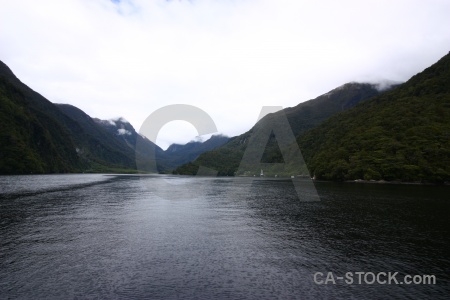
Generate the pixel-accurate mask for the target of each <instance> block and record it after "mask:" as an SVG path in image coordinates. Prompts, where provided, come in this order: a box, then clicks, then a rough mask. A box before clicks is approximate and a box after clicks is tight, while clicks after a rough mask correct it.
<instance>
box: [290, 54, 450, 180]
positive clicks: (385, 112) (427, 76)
mask: <svg viewBox="0 0 450 300" xmlns="http://www.w3.org/2000/svg"><path fill="white" fill-rule="evenodd" d="M297 141H298V143H299V145H300V148H301V149H302V153H303V155H304V157H305V159H306V161H307V163H308V167H309V169H310V171H311V173H312V174H314V175H315V176H316V178H317V179H326V180H356V179H364V180H386V181H391V180H399V181H408V182H414V181H418V182H437V183H439V182H445V181H449V180H450V54H449V55H446V56H445V57H444V58H442V59H441V60H440V61H439V62H437V63H436V64H434V65H433V66H431V67H429V68H427V69H426V70H424V71H423V72H422V73H419V74H417V75H416V76H414V77H412V78H411V79H410V80H409V81H408V82H406V83H404V84H402V85H401V86H399V87H398V88H396V89H395V90H392V91H390V92H387V93H385V94H383V95H380V96H378V97H376V98H374V99H372V100H370V101H367V102H365V103H362V104H360V105H358V106H356V107H355V108H354V109H352V110H349V111H347V112H343V113H341V114H338V115H336V116H335V117H332V118H330V119H329V120H327V121H325V122H324V123H323V124H322V125H320V126H318V127H317V128H315V129H313V130H311V131H309V132H308V133H306V134H305V135H303V136H301V137H299V138H298V139H297Z"/></svg>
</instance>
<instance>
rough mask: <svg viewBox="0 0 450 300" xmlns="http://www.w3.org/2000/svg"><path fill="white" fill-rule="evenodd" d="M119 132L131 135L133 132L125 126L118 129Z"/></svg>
mask: <svg viewBox="0 0 450 300" xmlns="http://www.w3.org/2000/svg"><path fill="white" fill-rule="evenodd" d="M117 134H118V135H131V132H130V131H128V130H126V129H124V128H119V129H117Z"/></svg>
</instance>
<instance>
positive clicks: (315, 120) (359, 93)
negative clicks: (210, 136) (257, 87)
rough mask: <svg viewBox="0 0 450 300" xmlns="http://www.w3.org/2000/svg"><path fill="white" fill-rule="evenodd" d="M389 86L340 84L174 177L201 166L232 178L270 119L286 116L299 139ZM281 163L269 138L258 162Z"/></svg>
mask: <svg viewBox="0 0 450 300" xmlns="http://www.w3.org/2000/svg"><path fill="white" fill-rule="evenodd" d="M393 86H395V85H391V86H389V87H385V88H384V89H381V88H380V87H379V86H378V85H376V84H369V83H356V82H352V83H347V84H344V85H342V86H340V87H338V88H336V89H333V90H332V91H330V92H328V93H326V94H324V95H321V96H319V97H317V98H315V99H312V100H309V101H306V102H302V103H300V104H298V105H297V106H295V107H290V108H285V109H283V111H281V112H276V113H273V114H270V115H267V116H266V117H264V118H263V119H261V120H260V121H259V122H258V123H257V124H256V125H255V126H254V127H253V128H252V129H250V130H249V131H247V132H246V133H244V134H241V135H239V136H236V137H233V138H231V139H230V140H229V141H228V142H227V143H226V144H225V145H223V146H222V147H219V148H217V149H215V150H213V151H209V152H205V153H203V154H202V155H200V156H199V157H198V158H197V159H196V160H195V161H193V162H191V163H188V164H185V165H183V166H181V167H179V168H177V169H176V170H174V173H176V174H196V172H197V170H198V168H199V166H204V167H208V168H211V169H214V170H217V171H218V174H219V175H230V176H231V175H234V174H235V172H236V171H237V169H238V166H239V163H240V162H241V160H242V157H243V155H244V152H245V150H246V147H247V145H248V142H249V140H250V137H251V136H252V134H255V133H257V131H258V130H259V129H258V128H264V126H265V124H267V123H269V122H271V121H272V120H273V119H277V118H280V117H281V116H286V118H287V120H288V122H289V125H290V128H291V129H292V132H293V134H294V135H295V136H299V135H301V134H303V133H304V132H306V131H307V130H309V129H311V128H314V127H316V126H318V125H319V124H320V123H321V122H323V121H324V120H326V119H327V118H329V117H331V116H332V115H334V114H336V113H339V112H342V111H344V110H347V109H349V108H351V107H353V106H355V105H357V104H358V103H360V102H362V101H365V100H367V99H369V98H371V97H374V96H377V95H379V94H380V93H383V92H384V91H385V90H389V89H390V88H392V87H393ZM282 161H283V159H282V156H281V152H280V150H279V148H278V144H277V142H276V137H275V135H274V134H272V135H271V138H270V139H269V142H268V144H267V146H266V149H265V152H264V155H263V158H262V162H264V163H276V162H282ZM255 172H256V171H255ZM258 174H259V173H258Z"/></svg>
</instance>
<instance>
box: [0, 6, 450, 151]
mask: <svg viewBox="0 0 450 300" xmlns="http://www.w3.org/2000/svg"><path fill="white" fill-rule="evenodd" d="M448 11H450V2H448V1H444V0H442V1H439V0H431V1H420V0H411V1H406V0H398V1H390V0H389V1H388V0H379V1H373V0H368V1H356V0H343V1H331V0H329V1H323V0H322V1H284V0H280V1H269V0H262V1H256V0H245V1H231V0H230V1H206V0H205V1H200V0H191V1H162V0H156V1H144V0H135V1H133V0H122V1H110V0H91V1H83V0H67V1H50V0H42V1H31V0H18V1H6V2H5V3H2V9H1V10H0V28H1V30H0V44H1V45H2V47H0V59H1V60H3V61H4V62H5V63H7V64H8V65H9V66H10V67H11V68H12V70H13V71H14V72H15V73H16V75H17V76H18V77H19V78H20V79H21V80H22V81H24V82H25V83H26V84H28V85H29V86H30V87H31V88H33V89H35V90H36V91H38V92H40V93H41V94H43V95H44V96H46V97H47V98H48V99H49V100H51V101H53V102H64V103H70V104H72V105H75V106H77V107H79V108H81V109H82V110H84V111H86V112H87V113H88V114H89V115H91V116H92V117H98V118H101V119H111V118H117V117H120V116H124V117H126V118H127V119H128V120H130V122H131V124H132V125H133V126H134V127H135V128H136V130H139V128H140V125H141V124H142V123H143V121H144V120H145V118H146V117H147V116H148V115H149V114H151V113H152V112H153V111H155V110H156V109H158V108H161V107H163V106H165V105H168V104H177V103H184V104H191V105H195V106H198V107H199V108H201V109H203V110H204V111H206V112H207V113H209V114H210V115H211V117H212V118H213V119H214V121H215V122H216V125H217V127H218V130H219V131H220V132H222V133H225V134H227V135H229V136H233V135H237V134H240V133H242V132H244V131H246V130H248V129H249V128H250V127H251V126H252V125H253V124H254V122H255V121H256V119H257V117H258V115H259V112H260V110H261V106H262V105H282V106H284V107H286V106H294V105H296V104H298V103H299V102H302V101H305V100H308V99H311V98H314V97H316V96H318V95H320V94H323V93H326V92H328V91H330V90H332V89H333V88H335V87H337V86H340V85H342V84H343V83H346V82H350V81H370V82H378V81H381V80H394V81H405V80H407V79H408V78H409V77H411V76H412V75H414V74H415V73H417V72H420V71H421V70H423V69H424V68H425V67H428V66H429V65H430V64H432V63H434V62H435V61H437V60H438V59H439V58H440V57H442V56H443V55H445V54H446V53H448V51H449V50H450V49H449V48H450V47H449V46H450V19H449V18H448V16H447V15H448V14H447V12H448ZM172 124H176V125H177V126H173V125H170V124H168V125H167V126H166V127H164V129H163V130H162V131H161V132H160V136H159V138H158V141H160V143H161V145H162V146H163V147H167V144H168V143H171V142H178V143H185V142H188V141H190V140H192V138H193V137H194V136H196V135H197V133H196V131H195V129H194V128H193V127H192V125H189V124H187V123H186V122H182V121H176V122H173V123H172Z"/></svg>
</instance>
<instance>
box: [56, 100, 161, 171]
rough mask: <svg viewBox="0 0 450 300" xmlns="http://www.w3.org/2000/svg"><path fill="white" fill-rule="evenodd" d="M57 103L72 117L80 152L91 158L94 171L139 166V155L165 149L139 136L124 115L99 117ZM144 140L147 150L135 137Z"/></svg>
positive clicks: (72, 129)
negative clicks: (107, 119)
mask: <svg viewBox="0 0 450 300" xmlns="http://www.w3.org/2000/svg"><path fill="white" fill-rule="evenodd" d="M56 106H57V107H58V108H59V109H60V110H61V112H63V113H64V114H65V115H66V116H68V117H69V118H70V119H71V120H73V121H74V122H75V123H76V124H77V125H78V128H71V127H69V130H70V133H71V135H72V136H73V137H74V140H75V141H76V145H77V149H78V150H77V151H78V153H79V156H80V157H81V158H82V159H83V160H85V161H88V162H89V165H90V169H88V171H94V172H109V171H114V169H115V168H118V169H127V170H129V171H132V170H136V155H137V156H138V157H139V156H147V155H154V154H153V153H155V152H156V153H163V150H162V149H161V148H159V147H158V146H156V145H155V144H154V143H152V142H151V141H149V140H148V139H146V138H144V137H142V136H140V135H139V134H138V133H136V131H135V130H134V128H133V126H132V125H131V124H130V123H128V122H126V121H125V120H124V119H121V118H120V119H117V120H109V121H105V120H100V119H97V118H91V117H90V116H89V115H87V114H86V113H85V112H83V111H82V110H81V109H79V108H77V107H75V106H72V105H69V104H56ZM137 140H142V144H144V145H145V147H142V148H141V149H145V151H146V152H145V153H141V152H142V151H141V152H138V151H136V147H135V145H136V141H137Z"/></svg>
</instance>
